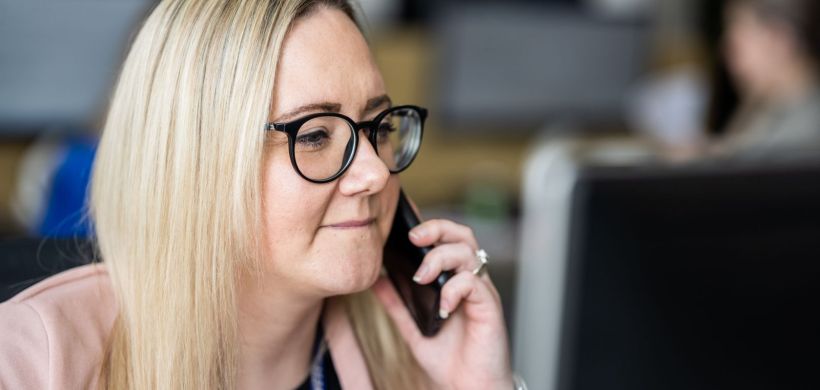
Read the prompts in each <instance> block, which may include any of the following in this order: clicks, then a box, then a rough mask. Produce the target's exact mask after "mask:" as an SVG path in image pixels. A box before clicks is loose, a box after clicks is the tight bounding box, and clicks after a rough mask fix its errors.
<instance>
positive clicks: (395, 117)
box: [265, 105, 427, 183]
mask: <svg viewBox="0 0 820 390" xmlns="http://www.w3.org/2000/svg"><path fill="white" fill-rule="evenodd" d="M426 118H427V110H426V109H424V108H421V107H417V106H410V105H406V106H397V107H391V108H388V109H387V110H384V111H382V112H381V113H379V114H378V115H376V117H375V118H374V119H373V120H372V121H363V122H355V121H354V120H352V119H350V118H348V117H347V116H344V115H342V114H339V113H334V112H322V113H316V114H310V115H307V116H304V117H301V118H299V119H296V120H293V121H290V122H285V123H268V124H267V125H265V130H275V131H281V132H284V133H286V134H287V135H288V152H289V153H290V162H291V164H292V165H293V169H295V170H296V172H297V173H299V175H300V176H302V177H303V178H305V179H306V180H308V181H311V182H313V183H327V182H330V181H333V180H336V179H337V178H338V177H339V176H341V175H342V174H344V173H345V171H346V170H347V169H348V168H349V167H350V164H352V163H353V159H354V158H355V157H356V151H357V150H358V147H359V131H360V130H364V134H365V135H366V138H367V140H368V141H370V144H371V145H373V149H374V150H375V151H376V154H378V155H379V157H380V158H381V160H382V161H383V162H384V164H385V165H386V166H387V168H388V169H389V170H390V173H399V172H401V171H403V170H405V169H407V167H408V166H410V163H412V162H413V160H414V159H415V158H416V155H417V154H418V152H419V147H420V146H421V135H422V130H423V129H424V120H425V119H426Z"/></svg>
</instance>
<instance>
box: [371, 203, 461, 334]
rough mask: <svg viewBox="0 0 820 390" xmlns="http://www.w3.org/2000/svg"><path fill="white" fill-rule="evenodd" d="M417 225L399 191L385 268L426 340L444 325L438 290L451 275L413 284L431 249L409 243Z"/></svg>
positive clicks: (386, 252)
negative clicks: (440, 315)
mask: <svg viewBox="0 0 820 390" xmlns="http://www.w3.org/2000/svg"><path fill="white" fill-rule="evenodd" d="M419 223H421V221H420V220H419V217H418V216H417V215H416V212H415V211H414V210H413V207H412V206H411V205H410V202H409V201H408V200H407V198H406V197H405V195H404V192H403V191H401V190H400V191H399V201H398V206H397V207H396V216H395V217H394V218H393V227H392V228H391V230H390V235H389V236H388V238H387V243H386V244H385V247H384V268H385V270H386V271H387V276H388V277H389V278H390V281H391V282H393V286H394V287H395V288H396V291H398V293H399V296H401V299H402V301H403V302H404V305H405V306H406V307H407V310H408V311H409V312H410V315H411V316H412V317H413V319H414V320H415V322H416V325H418V327H419V330H420V331H421V333H422V334H423V335H425V336H428V337H429V336H434V335H435V334H436V333H437V332H438V330H439V329H440V328H441V325H442V324H443V323H444V319H443V318H441V317H439V315H438V313H439V302H440V301H441V288H442V286H444V283H446V282H447V280H448V279H449V278H450V277H451V276H452V272H450V271H445V272H442V273H441V274H440V275H439V276H438V277H437V278H436V280H434V281H433V282H432V283H428V284H425V285H421V284H418V283H416V282H415V281H413V275H415V273H416V271H417V270H418V268H419V266H421V263H422V261H423V260H424V256H425V255H427V253H428V252H430V250H432V249H433V248H432V247H417V246H415V245H414V244H413V243H412V242H410V238H409V233H410V229H412V228H413V227H414V226H416V225H418V224H419Z"/></svg>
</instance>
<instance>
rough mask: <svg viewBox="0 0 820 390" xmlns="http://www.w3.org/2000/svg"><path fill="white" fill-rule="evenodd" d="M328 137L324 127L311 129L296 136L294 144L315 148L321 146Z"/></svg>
mask: <svg viewBox="0 0 820 390" xmlns="http://www.w3.org/2000/svg"><path fill="white" fill-rule="evenodd" d="M329 138H330V136H329V135H328V133H327V130H325V129H321V128H319V129H311V130H308V131H307V132H306V133H304V134H301V133H300V134H299V135H298V136H297V137H296V144H297V145H298V146H300V147H305V148H311V149H316V148H320V147H322V146H323V145H324V144H325V142H326V141H327V140H328V139H329Z"/></svg>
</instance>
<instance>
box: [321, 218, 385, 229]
mask: <svg viewBox="0 0 820 390" xmlns="http://www.w3.org/2000/svg"><path fill="white" fill-rule="evenodd" d="M375 220H376V219H375V218H367V219H359V220H349V221H344V222H339V223H334V224H331V225H326V226H327V227H332V228H337V229H354V228H360V227H365V226H369V225H370V224H372V223H373V221H375Z"/></svg>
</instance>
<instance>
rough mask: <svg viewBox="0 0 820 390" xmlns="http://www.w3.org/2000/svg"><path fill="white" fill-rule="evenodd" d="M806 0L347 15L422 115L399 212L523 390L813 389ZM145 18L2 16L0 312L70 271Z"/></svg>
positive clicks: (553, 3)
mask: <svg viewBox="0 0 820 390" xmlns="http://www.w3.org/2000/svg"><path fill="white" fill-rule="evenodd" d="M815 3H816V2H815V1H812V0H803V1H800V0H724V1H718V0H506V1H501V0H495V1H489V0H487V1H467V0H441V1H432V0H360V1H359V3H358V4H359V8H360V10H361V13H362V14H363V15H364V18H363V20H364V26H365V29H366V35H367V37H368V40H369V41H370V43H371V46H372V49H373V52H374V55H375V57H376V60H377V62H378V63H379V65H380V67H381V70H382V72H383V75H384V77H385V80H386V83H387V86H388V91H389V93H390V94H391V96H392V98H393V101H394V102H396V103H399V104H417V105H421V106H424V107H428V108H429V109H430V113H431V114H430V118H429V120H428V122H427V126H426V128H425V135H424V142H423V145H422V150H421V154H420V155H419V157H418V158H417V159H416V161H415V162H414V165H413V166H412V167H411V168H410V169H408V170H407V171H405V172H404V173H402V183H403V186H404V188H405V191H406V192H407V194H408V195H409V196H410V197H411V198H413V199H414V200H415V202H416V203H417V204H418V205H419V206H420V208H421V210H422V216H423V217H424V218H436V217H445V218H450V219H453V220H456V221H459V222H462V223H465V224H468V225H470V226H471V227H472V228H473V229H474V231H475V233H476V236H477V237H478V240H479V242H480V243H481V245H482V246H483V248H484V249H485V250H486V251H487V252H488V253H489V254H490V256H491V264H490V272H491V274H492V277H493V279H494V281H495V282H496V284H497V285H498V287H499V290H500V292H501V295H502V299H503V301H504V305H505V316H506V318H507V323H508V327H509V332H510V337H511V344H512V348H513V357H514V366H515V368H516V370H517V371H519V372H520V373H521V374H522V376H523V377H524V378H525V379H527V381H528V382H530V388H534V389H553V388H561V389H601V388H615V389H644V388H646V389H657V388H664V389H676V388H680V389H692V388H699V389H700V388H746V389H748V388H761V389H770V388H820V387H818V386H820V383H818V378H817V377H816V375H812V372H813V369H815V368H816V367H817V365H818V363H820V358H818V353H817V351H819V350H820V341H818V334H820V320H818V315H817V314H816V312H817V310H816V309H814V304H816V303H815V301H816V298H818V297H820V288H818V286H820V283H818V282H820V278H819V277H820V266H818V263H820V244H818V243H820V210H819V208H818V204H817V199H820V180H818V179H820V164H818V163H817V161H816V160H817V159H818V157H820V91H818V89H817V64H818V63H817V60H818V58H820V57H819V56H820V30H819V29H820V23H818V8H817V5H816V4H815ZM151 4H152V1H149V0H118V1H102V0H61V1H55V0H27V1H20V0H0V237H2V239H0V252H2V253H0V262H2V263H0V269H5V270H6V271H4V272H3V274H4V275H0V279H3V280H2V281H1V282H2V284H3V285H4V287H8V288H7V289H6V290H4V294H5V295H3V296H1V297H0V299H5V298H7V297H8V296H10V294H12V293H13V292H16V291H19V290H20V289H21V288H22V287H24V286H25V285H28V284H30V282H31V281H33V280H36V279H37V278H38V277H42V276H43V275H45V274H46V273H47V272H54V271H57V270H59V269H63V268H66V267H68V266H71V265H72V264H76V262H77V261H81V260H76V259H74V260H72V256H75V254H77V253H80V252H83V251H85V250H87V248H86V247H85V246H83V245H84V244H78V242H82V238H83V237H86V236H87V235H88V224H87V221H86V220H85V218H84V213H83V205H84V199H85V196H86V186H87V183H88V179H89V173H90V167H91V163H92V162H93V157H94V149H95V140H96V138H97V136H98V132H99V124H100V123H101V122H100V119H101V118H102V116H103V115H104V110H105V105H106V100H107V97H108V94H109V93H110V90H111V86H112V83H113V82H114V80H115V78H116V75H117V71H118V67H119V65H120V62H121V61H122V59H123V57H124V55H125V52H126V50H127V44H128V42H129V39H130V37H131V36H132V34H133V31H134V28H135V26H136V25H137V24H138V23H139V21H140V20H141V18H142V17H143V16H144V15H145V13H146V12H147V10H148V9H150V6H151ZM78 248H79V249H78ZM84 248H85V249H84ZM77 256H78V257H81V256H79V255H77ZM52 258H54V259H63V260H60V261H52V260H49V259H52ZM66 259H67V260H66Z"/></svg>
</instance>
